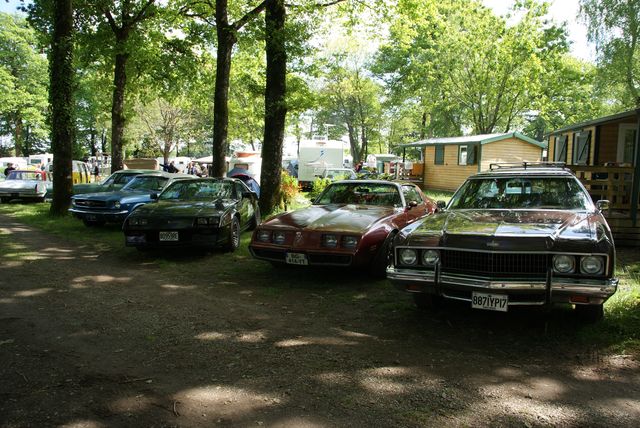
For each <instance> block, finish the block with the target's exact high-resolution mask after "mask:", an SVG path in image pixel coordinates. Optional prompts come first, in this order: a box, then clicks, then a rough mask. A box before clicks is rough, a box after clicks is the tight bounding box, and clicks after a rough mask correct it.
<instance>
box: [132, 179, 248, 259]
mask: <svg viewBox="0 0 640 428" xmlns="http://www.w3.org/2000/svg"><path fill="white" fill-rule="evenodd" d="M152 199H154V201H153V202H152V203H149V204H146V205H143V206H141V207H140V208H138V209H136V210H135V211H133V212H132V213H131V215H129V217H127V219H126V220H125V222H124V225H123V226H122V230H123V231H124V235H125V242H126V245H127V246H131V247H136V248H139V249H143V248H153V247H155V248H161V247H176V246H183V247H202V248H208V249H211V248H217V247H222V248H224V249H225V250H227V251H234V250H235V249H236V248H238V245H239V244H240V232H241V231H243V230H245V229H253V228H255V227H256V226H257V225H258V224H259V223H260V210H259V208H258V197H257V195H256V194H255V193H254V192H252V191H251V190H249V188H248V187H247V186H246V185H245V184H244V183H243V182H242V181H241V180H238V179H233V178H197V179H192V180H191V179H187V180H180V181H176V182H174V183H173V184H171V185H169V186H168V187H167V188H166V189H165V190H164V191H163V192H162V193H160V195H153V196H152Z"/></svg>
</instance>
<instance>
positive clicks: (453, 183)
mask: <svg viewBox="0 0 640 428" xmlns="http://www.w3.org/2000/svg"><path fill="white" fill-rule="evenodd" d="M407 147H420V148H423V149H424V154H423V156H424V157H423V159H424V174H423V177H422V181H423V183H422V184H423V187H424V188H425V189H431V190H445V191H454V190H456V189H457V188H458V186H460V185H461V184H462V183H463V182H464V181H465V180H466V179H467V177H469V176H471V175H473V174H477V173H478V172H480V171H486V170H488V169H489V168H490V165H491V164H493V163H522V162H540V161H542V158H543V151H544V150H545V149H546V144H545V143H543V142H541V141H536V140H534V139H532V138H529V137H527V136H525V135H522V134H520V133H518V132H510V133H503V134H483V135H468V136H463V137H447V138H429V139H426V140H421V141H416V142H415V143H410V144H405V145H403V146H402V148H407Z"/></svg>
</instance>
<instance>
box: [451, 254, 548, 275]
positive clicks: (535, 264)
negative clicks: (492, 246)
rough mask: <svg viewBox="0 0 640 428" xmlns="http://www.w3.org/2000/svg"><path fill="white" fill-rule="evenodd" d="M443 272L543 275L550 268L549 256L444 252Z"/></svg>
mask: <svg viewBox="0 0 640 428" xmlns="http://www.w3.org/2000/svg"><path fill="white" fill-rule="evenodd" d="M441 258H442V271H443V272H455V273H465V274H476V275H542V276H544V275H545V274H546V272H547V268H548V266H549V255H547V254H522V253H491V252H477V251H456V250H443V251H442V253H441Z"/></svg>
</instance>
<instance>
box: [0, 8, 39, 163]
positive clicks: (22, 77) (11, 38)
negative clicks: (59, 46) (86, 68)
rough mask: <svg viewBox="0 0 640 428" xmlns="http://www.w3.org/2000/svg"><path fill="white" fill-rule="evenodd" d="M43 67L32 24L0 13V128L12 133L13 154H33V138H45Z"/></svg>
mask: <svg viewBox="0 0 640 428" xmlns="http://www.w3.org/2000/svg"><path fill="white" fill-rule="evenodd" d="M46 69H47V60H46V59H45V58H44V57H43V55H42V54H41V53H40V50H39V49H38V40H37V37H36V32H35V31H34V30H33V28H32V27H31V26H30V25H29V24H28V23H27V21H26V20H25V19H24V18H20V17H18V16H11V15H8V14H6V13H0V88H1V89H0V132H2V133H11V135H12V137H13V144H14V153H15V155H16V156H27V155H30V154H32V153H33V152H34V140H35V139H38V140H39V139H41V140H45V139H46V138H47V134H48V129H47V126H46V123H45V121H46V120H45V115H46V110H47V89H48V88H47V85H48V82H47V73H46ZM45 149H47V148H45Z"/></svg>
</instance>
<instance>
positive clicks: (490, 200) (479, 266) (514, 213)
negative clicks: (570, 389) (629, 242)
mask: <svg viewBox="0 0 640 428" xmlns="http://www.w3.org/2000/svg"><path fill="white" fill-rule="evenodd" d="M605 205H606V201H599V202H598V203H597V204H596V205H594V204H593V202H592V201H591V198H590V197H589V194H588V193H587V191H586V190H585V188H584V187H583V186H582V184H581V183H580V182H579V181H578V179H577V178H576V177H575V176H574V175H573V174H572V173H571V172H570V171H568V170H565V169H562V168H535V167H529V168H520V169H500V170H496V171H491V172H486V173H480V174H478V175H476V176H473V177H470V178H469V179H468V180H467V181H466V182H465V183H464V184H463V185H462V186H461V187H460V189H458V191H457V192H456V193H455V194H454V196H453V198H452V199H451V201H450V202H449V205H448V206H447V207H446V209H445V210H443V211H442V212H439V213H437V214H435V215H433V216H429V217H428V218H426V219H424V221H421V222H417V223H415V224H413V225H410V226H408V227H407V228H405V229H404V230H402V231H401V233H400V234H399V235H398V237H397V238H396V239H395V242H394V247H395V257H394V264H393V266H392V267H390V268H389V269H388V271H387V274H388V277H389V279H391V281H392V283H393V284H394V285H395V286H397V287H398V288H400V289H402V290H405V291H407V292H409V293H412V294H413V296H414V299H415V302H416V304H417V305H418V306H431V305H433V303H435V302H436V301H437V300H438V299H439V298H447V299H454V300H462V301H466V302H469V303H470V304H471V307H472V308H477V309H486V310H494V311H507V310H508V309H509V308H511V307H513V306H517V305H550V304H552V303H572V304H574V305H575V308H576V311H577V312H578V313H579V314H581V315H583V316H584V317H585V318H586V319H589V320H597V319H599V318H601V317H602V315H603V304H604V302H605V301H606V300H607V299H608V298H609V297H610V296H611V295H612V294H614V293H615V292H616V289H617V284H618V280H617V279H616V278H615V277H614V272H615V248H614V245H613V238H612V236H611V231H610V229H609V226H608V225H607V222H606V220H605V219H604V217H603V215H602V213H601V212H600V209H601V208H602V207H604V206H605Z"/></svg>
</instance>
